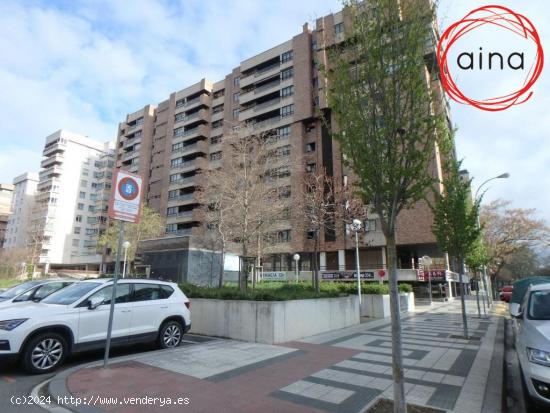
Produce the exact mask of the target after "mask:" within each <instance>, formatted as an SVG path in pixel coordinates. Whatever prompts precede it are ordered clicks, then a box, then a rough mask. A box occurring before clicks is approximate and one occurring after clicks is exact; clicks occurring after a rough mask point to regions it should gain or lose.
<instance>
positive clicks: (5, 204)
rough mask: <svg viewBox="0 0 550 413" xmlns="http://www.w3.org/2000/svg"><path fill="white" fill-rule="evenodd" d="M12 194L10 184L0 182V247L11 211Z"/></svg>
mask: <svg viewBox="0 0 550 413" xmlns="http://www.w3.org/2000/svg"><path fill="white" fill-rule="evenodd" d="M12 196H13V185H12V184H0V248H2V245H4V239H5V236H6V229H7V227H8V221H9V219H10V215H11V212H12V209H11V202H12Z"/></svg>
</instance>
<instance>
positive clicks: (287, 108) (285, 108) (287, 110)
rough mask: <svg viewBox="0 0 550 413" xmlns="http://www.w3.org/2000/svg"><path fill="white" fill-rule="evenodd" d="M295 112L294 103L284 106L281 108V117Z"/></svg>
mask: <svg viewBox="0 0 550 413" xmlns="http://www.w3.org/2000/svg"><path fill="white" fill-rule="evenodd" d="M293 113H294V105H288V106H283V107H282V108H281V117H282V118H284V117H286V116H290V115H292V114H293Z"/></svg>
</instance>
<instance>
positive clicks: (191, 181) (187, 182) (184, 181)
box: [168, 176, 196, 189]
mask: <svg viewBox="0 0 550 413" xmlns="http://www.w3.org/2000/svg"><path fill="white" fill-rule="evenodd" d="M195 179H196V177H195V176H190V177H188V178H181V179H178V180H177V181H172V182H170V184H169V185H168V187H169V188H170V189H175V188H183V187H186V186H191V185H195V183H196V180H195Z"/></svg>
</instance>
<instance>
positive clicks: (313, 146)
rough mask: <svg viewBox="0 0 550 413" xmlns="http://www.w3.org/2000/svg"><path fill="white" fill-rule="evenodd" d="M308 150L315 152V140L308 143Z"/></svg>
mask: <svg viewBox="0 0 550 413" xmlns="http://www.w3.org/2000/svg"><path fill="white" fill-rule="evenodd" d="M306 152H315V142H310V143H308V144H306Z"/></svg>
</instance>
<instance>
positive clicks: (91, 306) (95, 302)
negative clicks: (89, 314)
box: [88, 297, 104, 310]
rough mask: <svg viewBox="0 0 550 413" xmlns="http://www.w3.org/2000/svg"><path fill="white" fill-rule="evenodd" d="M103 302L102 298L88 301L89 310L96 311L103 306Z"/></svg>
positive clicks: (93, 298)
mask: <svg viewBox="0 0 550 413" xmlns="http://www.w3.org/2000/svg"><path fill="white" fill-rule="evenodd" d="M103 301H104V300H103V298H101V297H92V298H91V299H90V300H88V310H95V309H96V308H97V307H99V306H100V305H101V304H103Z"/></svg>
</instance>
